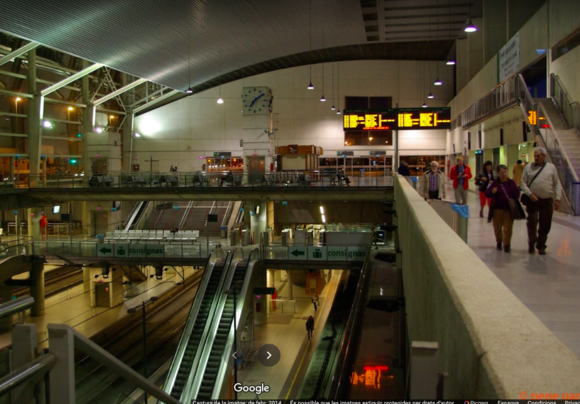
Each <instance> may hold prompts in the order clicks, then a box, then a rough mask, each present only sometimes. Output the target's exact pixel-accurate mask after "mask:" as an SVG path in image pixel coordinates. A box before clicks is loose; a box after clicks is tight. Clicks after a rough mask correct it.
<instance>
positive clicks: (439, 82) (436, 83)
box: [433, 73, 443, 86]
mask: <svg viewBox="0 0 580 404" xmlns="http://www.w3.org/2000/svg"><path fill="white" fill-rule="evenodd" d="M437 76H439V73H437ZM433 85H435V86H442V85H443V82H442V81H441V80H439V77H437V80H435V83H433Z"/></svg>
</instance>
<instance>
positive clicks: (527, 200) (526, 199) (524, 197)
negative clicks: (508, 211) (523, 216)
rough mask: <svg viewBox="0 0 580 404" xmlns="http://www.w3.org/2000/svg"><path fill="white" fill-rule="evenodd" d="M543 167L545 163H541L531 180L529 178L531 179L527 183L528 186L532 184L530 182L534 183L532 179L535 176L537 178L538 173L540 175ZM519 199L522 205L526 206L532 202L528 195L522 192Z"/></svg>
mask: <svg viewBox="0 0 580 404" xmlns="http://www.w3.org/2000/svg"><path fill="white" fill-rule="evenodd" d="M544 167H546V163H544V164H543V165H542V168H540V171H538V172H537V173H536V175H534V178H532V180H531V181H530V183H529V184H528V188H529V187H531V186H532V184H533V183H534V180H535V179H536V178H538V175H540V173H541V172H542V170H543V169H544ZM520 199H521V201H522V204H523V205H524V206H528V204H530V203H532V199H531V198H530V197H529V196H527V195H526V194H524V193H523V192H522V196H521V197H520Z"/></svg>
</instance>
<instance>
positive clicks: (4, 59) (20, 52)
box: [0, 42, 40, 66]
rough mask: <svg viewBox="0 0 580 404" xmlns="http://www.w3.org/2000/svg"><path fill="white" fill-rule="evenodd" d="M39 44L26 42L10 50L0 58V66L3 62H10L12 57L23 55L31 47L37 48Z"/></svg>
mask: <svg viewBox="0 0 580 404" xmlns="http://www.w3.org/2000/svg"><path fill="white" fill-rule="evenodd" d="M39 46H40V44H39V43H36V42H30V43H27V44H26V45H24V46H23V47H21V48H18V49H16V50H15V51H13V52H10V53H9V54H7V55H6V56H4V57H2V58H0V66H2V65H3V64H6V63H8V62H10V61H11V60H12V59H14V58H17V57H18V56H20V55H23V54H25V53H26V52H28V51H31V50H32V49H34V48H37V47H39Z"/></svg>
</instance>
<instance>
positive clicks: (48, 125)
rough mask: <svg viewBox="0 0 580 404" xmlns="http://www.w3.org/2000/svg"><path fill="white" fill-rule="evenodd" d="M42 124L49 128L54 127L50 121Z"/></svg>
mask: <svg viewBox="0 0 580 404" xmlns="http://www.w3.org/2000/svg"><path fill="white" fill-rule="evenodd" d="M42 126H44V127H45V128H47V129H50V128H52V123H50V122H49V121H44V122H42Z"/></svg>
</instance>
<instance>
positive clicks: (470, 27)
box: [464, 17, 477, 32]
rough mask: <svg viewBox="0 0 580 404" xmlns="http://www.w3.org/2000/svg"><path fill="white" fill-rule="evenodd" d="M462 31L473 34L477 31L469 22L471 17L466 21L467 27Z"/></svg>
mask: <svg viewBox="0 0 580 404" xmlns="http://www.w3.org/2000/svg"><path fill="white" fill-rule="evenodd" d="M464 31H465V32H475V31H477V27H476V26H475V25H474V24H473V23H472V22H471V17H469V20H468V21H467V25H466V26H465V29H464Z"/></svg>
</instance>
